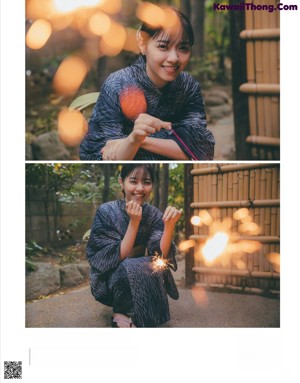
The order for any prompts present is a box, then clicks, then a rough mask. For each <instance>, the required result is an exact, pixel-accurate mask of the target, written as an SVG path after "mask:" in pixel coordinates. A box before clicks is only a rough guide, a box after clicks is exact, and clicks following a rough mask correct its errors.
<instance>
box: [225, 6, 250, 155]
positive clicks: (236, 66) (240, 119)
mask: <svg viewBox="0 0 300 383" xmlns="http://www.w3.org/2000/svg"><path fill="white" fill-rule="evenodd" d="M239 3H240V1H237V0H230V4H239ZM229 14H230V16H229V17H230V39H231V59H232V97H233V115H234V132H235V146H236V158H237V159H238V160H250V159H251V154H250V147H249V144H248V143H247V142H246V138H247V137H248V136H249V134H250V130H249V112H248V95H246V94H243V93H241V92H240V90H239V87H240V85H241V84H244V83H245V82H247V62H246V43H245V41H244V40H242V39H241V38H240V32H241V31H243V30H244V29H245V13H244V12H242V11H239V12H238V11H236V12H234V11H233V12H229Z"/></svg>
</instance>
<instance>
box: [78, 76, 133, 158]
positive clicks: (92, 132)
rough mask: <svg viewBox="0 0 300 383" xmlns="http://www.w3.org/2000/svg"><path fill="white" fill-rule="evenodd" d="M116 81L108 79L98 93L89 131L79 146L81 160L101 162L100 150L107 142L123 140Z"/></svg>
mask: <svg viewBox="0 0 300 383" xmlns="http://www.w3.org/2000/svg"><path fill="white" fill-rule="evenodd" d="M115 82H117V80H115V79H114V78H113V77H109V78H108V79H107V80H106V81H105V83H104V84H103V87H102V89H101V91H100V95H99V97H98V100H97V103H96V105H95V107H94V110H93V113H92V116H91V118H90V121H89V129H88V132H87V134H86V136H85V137H84V139H83V141H82V142H81V145H80V159H81V160H102V155H101V153H100V150H101V149H102V148H103V147H104V146H105V144H106V142H107V141H109V140H116V139H120V138H125V137H126V135H125V134H124V133H123V114H122V111H121V108H120V101H119V92H118V87H117V86H116V85H117V84H115Z"/></svg>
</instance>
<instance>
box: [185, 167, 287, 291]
mask: <svg viewBox="0 0 300 383" xmlns="http://www.w3.org/2000/svg"><path fill="white" fill-rule="evenodd" d="M279 170H280V169H279V164H278V163H265V164H262V163H246V164H245V163H242V164H215V163H213V164H200V163H197V164H194V166H193V169H192V170H191V175H192V177H193V185H194V190H193V201H192V203H191V204H190V207H191V210H192V215H196V216H197V215H200V217H201V213H202V212H203V211H207V212H208V213H209V214H210V216H211V217H212V218H213V221H212V224H211V225H202V226H196V225H195V226H194V233H193V234H192V235H191V236H190V237H189V239H192V240H194V241H195V242H196V246H195V247H194V267H193V271H194V272H195V281H196V283H200V284H205V285H222V286H228V285H232V286H239V287H241V288H259V289H262V290H264V291H271V290H276V291H278V290H279V283H280V278H279V277H280V272H279V265H278V262H277V261H276V262H277V263H276V262H275V263H274V256H275V257H277V258H276V259H277V260H278V259H279V253H280V232H279V230H280V225H279V223H280V221H279V220H280V216H279V214H280V195H279V192H280V188H279V182H280V178H279V176H280V174H279ZM241 208H247V209H248V217H247V219H248V221H251V223H252V224H253V225H255V227H258V228H259V231H258V232H256V233H253V232H251V231H250V230H248V231H246V232H245V231H243V230H242V228H243V226H242V225H243V224H244V222H245V221H244V222H243V221H241V220H238V219H236V218H234V213H235V212H236V211H237V210H239V209H241ZM247 219H246V220H247ZM213 225H219V226H220V225H221V226H222V227H225V226H226V227H227V228H229V232H230V234H231V235H230V236H231V238H232V241H236V242H235V243H237V244H238V243H241V242H242V241H247V243H249V241H250V243H252V244H253V243H256V244H257V243H258V244H259V247H258V248H257V249H256V250H255V251H253V250H252V251H251V252H249V251H248V250H245V249H242V250H238V252H235V251H234V252H232V253H230V251H229V253H228V254H225V255H223V256H220V257H218V258H216V259H215V260H214V261H213V262H212V263H209V264H208V263H207V262H206V261H205V258H204V256H203V252H202V247H203V245H204V244H205V243H206V241H207V239H208V238H211V234H212V233H211V228H212V227H213ZM251 241H252V242H251Z"/></svg>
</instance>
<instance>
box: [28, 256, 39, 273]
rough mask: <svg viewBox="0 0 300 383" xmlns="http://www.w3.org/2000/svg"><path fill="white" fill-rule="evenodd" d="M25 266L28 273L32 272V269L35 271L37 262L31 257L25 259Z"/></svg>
mask: <svg viewBox="0 0 300 383" xmlns="http://www.w3.org/2000/svg"><path fill="white" fill-rule="evenodd" d="M25 268H26V273H30V272H31V271H35V270H36V269H37V264H36V263H35V262H32V261H31V260H30V259H27V258H26V259H25Z"/></svg>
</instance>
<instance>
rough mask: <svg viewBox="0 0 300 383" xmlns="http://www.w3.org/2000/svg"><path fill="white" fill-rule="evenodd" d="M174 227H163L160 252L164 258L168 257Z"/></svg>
mask: <svg viewBox="0 0 300 383" xmlns="http://www.w3.org/2000/svg"><path fill="white" fill-rule="evenodd" d="M174 228H175V225H172V226H171V225H168V226H166V225H165V228H164V231H163V235H162V237H161V240H160V250H161V252H162V254H163V257H164V258H167V257H168V254H169V251H170V248H171V243H172V238H173V232H174Z"/></svg>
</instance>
